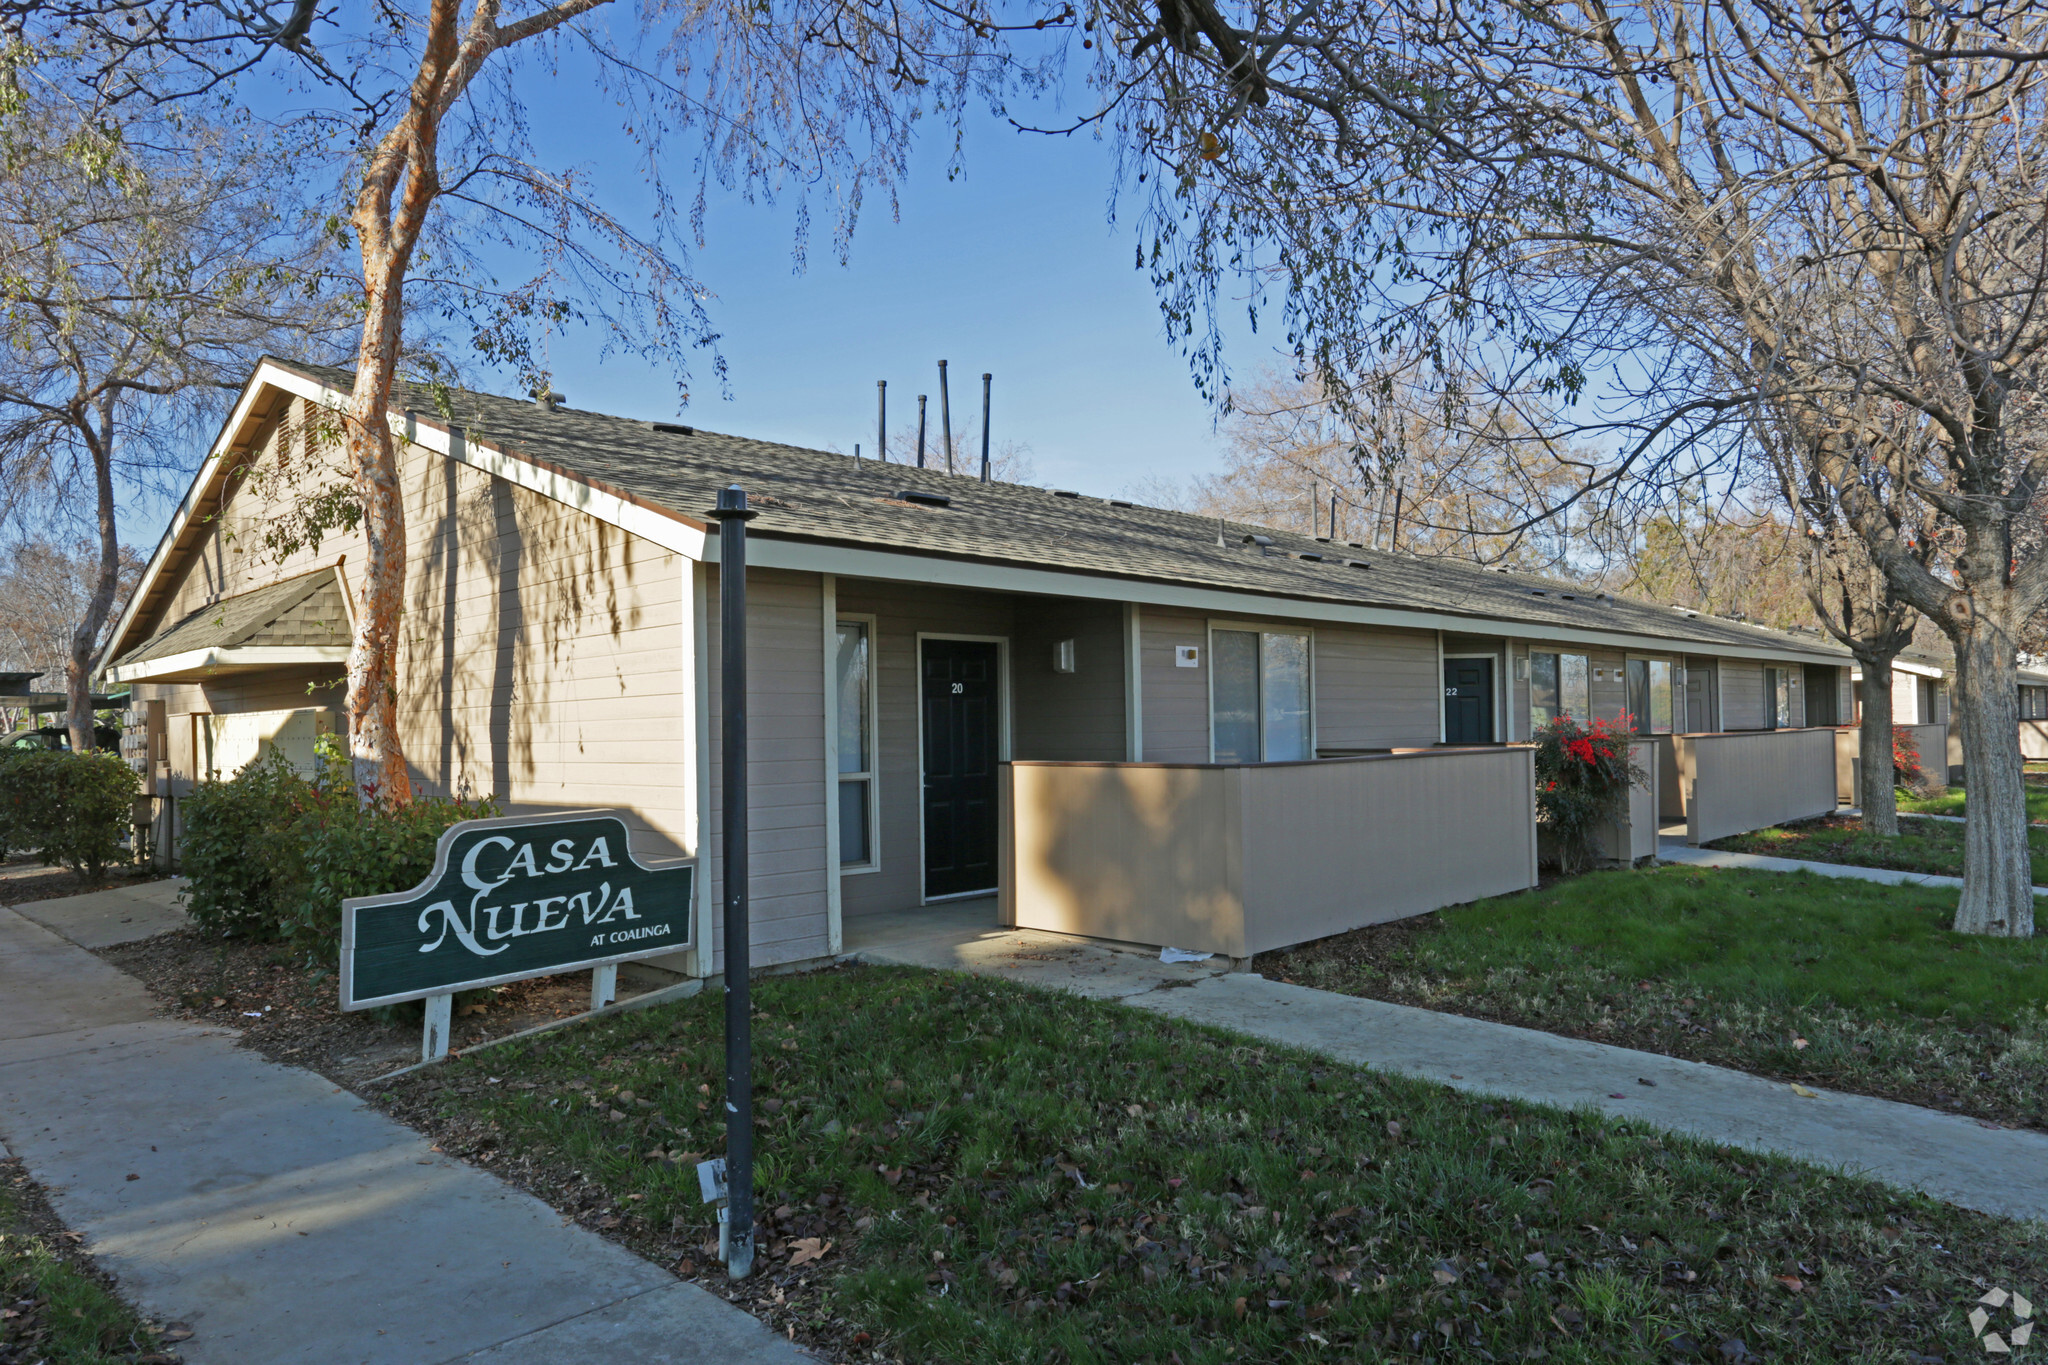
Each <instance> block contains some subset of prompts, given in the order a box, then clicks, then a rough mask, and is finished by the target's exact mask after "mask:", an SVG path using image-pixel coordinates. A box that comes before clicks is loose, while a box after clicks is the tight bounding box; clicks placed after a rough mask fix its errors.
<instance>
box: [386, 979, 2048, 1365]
mask: <svg viewBox="0 0 2048 1365" xmlns="http://www.w3.org/2000/svg"><path fill="white" fill-rule="evenodd" d="M754 992H755V994H754V999H755V1002H756V1008H757V1014H756V1020H755V1028H756V1039H757V1041H756V1045H755V1047H756V1054H755V1055H756V1056H757V1058H759V1066H758V1070H757V1075H756V1091H757V1112H758V1113H759V1116H760V1121H759V1130H758V1133H759V1136H758V1151H759V1153H760V1155H759V1158H758V1160H759V1185H760V1190H761V1206H762V1208H763V1210H764V1219H765V1229H764V1244H763V1249H764V1266H763V1269H762V1272H761V1273H760V1274H758V1275H757V1276H756V1277H755V1279H753V1280H751V1281H748V1282H746V1283H744V1284H742V1285H738V1286H732V1285H728V1284H727V1282H726V1281H725V1280H724V1278H723V1274H722V1271H721V1270H719V1269H718V1268H717V1267H716V1266H715V1265H707V1264H706V1263H705V1261H706V1253H705V1249H704V1248H705V1245H706V1244H707V1243H709V1242H711V1241H712V1240H713V1239H714V1233H713V1228H714V1223H713V1220H712V1218H711V1216H710V1210H709V1209H707V1208H706V1207H705V1206H704V1205H703V1204H701V1203H700V1202H699V1199H698V1194H697V1181H696V1177H695V1174H694V1173H693V1170H692V1164H693V1163H694V1162H695V1161H696V1160H697V1159H698V1158H699V1156H700V1155H702V1154H705V1153H713V1152H716V1151H717V1150H718V1149H719V1147H720V1145H721V1139H722V1124H721V1120H720V1108H721V1106H720V1105H719V1103H718V1102H717V1101H718V1094H719V1086H718V1076H719V1071H720V1057H721V1042H720V1039H721V1033H720V1017H719V1016H720V1008H721V1001H720V1000H719V999H718V998H716V997H715V996H712V995H710V994H708V993H707V995H705V996H703V997H699V998H698V999H696V1000H691V1001H685V1002H681V1003H679V1004H676V1005H673V1006H665V1007H662V1008H659V1009H653V1010H648V1011H646V1012H644V1013H640V1014H634V1015H626V1016H621V1017H618V1018H616V1019H613V1020H607V1021H603V1022H600V1023H596V1024H592V1025H588V1026H584V1027H581V1028H579V1029H577V1030H574V1031H569V1032H562V1033H556V1034H552V1035H547V1036H545V1037H542V1038H539V1039H535V1040H532V1041H529V1042H525V1043H520V1044H514V1045H510V1046H508V1047H506V1048H503V1049H497V1050H492V1051H489V1052H485V1053H481V1054H477V1055H475V1056H473V1057H470V1058H466V1059H460V1060H457V1061H454V1062H451V1063H450V1064H448V1065H446V1066H444V1067H440V1068H435V1069H432V1070H430V1071H427V1072H423V1073H418V1074H416V1075H414V1076H412V1077H409V1078H406V1079H404V1080H402V1081H400V1082H397V1083H395V1085H394V1087H393V1090H394V1093H393V1094H392V1095H391V1096H390V1097H389V1098H388V1099H387V1100H386V1101H385V1103H386V1104H387V1105H388V1106H389V1107H390V1108H392V1109H393V1110H394V1111H395V1112H397V1113H399V1114H400V1115H402V1116H404V1117H407V1118H408V1119H410V1120H411V1121H414V1122H417V1123H419V1124H420V1125H421V1126H423V1127H425V1128H426V1129H427V1130H428V1131H429V1132H431V1133H433V1134H434V1135H435V1137H436V1138H437V1140H438V1141H439V1143H440V1145H441V1146H442V1147H443V1148H444V1149H445V1150H447V1151H449V1152H451V1153H455V1154H458V1155H464V1156H467V1157H469V1158H470V1159H472V1160H476V1161H479V1162H481V1163H483V1164H485V1165H488V1166H490V1167H491V1168H493V1169H496V1170H500V1171H503V1172H505V1173H507V1174H508V1175H509V1176H511V1177H512V1178H514V1179H519V1180H523V1181H525V1182H526V1183H527V1184H528V1185H529V1186H531V1187H534V1188H536V1189H539V1190H542V1191H543V1192H545V1193H546V1194H547V1196H548V1197H550V1198H551V1199H553V1200H554V1201H555V1202H556V1203H557V1206H558V1207H562V1208H564V1209H566V1210H569V1211H572V1212H574V1213H575V1214H576V1215H577V1216H578V1217H579V1218H581V1219H582V1220H583V1221H584V1222H585V1223H586V1224H588V1225H590V1226H594V1227H598V1228H601V1229H606V1230H609V1231H611V1232H613V1233H614V1234H615V1235H618V1236H621V1237H623V1238H624V1239H625V1240H627V1241H628V1242H629V1243H630V1244H631V1245H633V1246H635V1247H637V1248H638V1249H640V1250H642V1251H643V1252H645V1253H647V1254H650V1255H654V1256H658V1257H661V1258H663V1259H664V1260H666V1261H669V1262H671V1263H675V1264H676V1265H677V1266H678V1269H679V1271H680V1272H681V1273H684V1274H694V1275H695V1276H696V1277H698V1278H700V1279H702V1280H704V1281H705V1282H706V1283H709V1284H711V1285H712V1286H713V1287H715V1288H718V1289H719V1290H720V1292H724V1293H728V1294H730V1295H732V1296H734V1297H737V1298H739V1299H741V1300H742V1301H743V1302H746V1303H747V1304H748V1305H749V1306H750V1307H752V1308H753V1309H754V1310H755V1311H757V1312H759V1313H761V1314H762V1315H763V1316H764V1317H766V1318H768V1319H769V1321H770V1322H771V1324H773V1325H774V1326H775V1327H776V1329H777V1330H785V1329H787V1330H790V1331H792V1332H794V1333H795V1335H797V1337H798V1339H799V1340H802V1341H806V1342H808V1343H810V1344H812V1345H814V1346H816V1347H818V1348H820V1349H821V1350H823V1352H824V1353H825V1354H826V1355H827V1356H828V1358H831V1359H835V1360H846V1361H851V1360H860V1361H868V1360H875V1359H882V1360H891V1361H906V1362H919V1365H924V1363H925V1362H1005V1363H1008V1362H1016V1363H1017V1365H1027V1363H1028V1365H1039V1362H1073V1363H1076V1365H1078V1363H1079V1362H1104V1363H1105V1365H1106V1363H1107V1362H1128V1363H1129V1365H1137V1362H1152V1365H1172V1363H1173V1362H1178V1363H1179V1365H1221V1363H1222V1362H1226V1361H1244V1362H1268V1361H1271V1362H1297V1361H1299V1362H1309V1361H1333V1362H1334V1361H1352V1360H1391V1359H1399V1360H1413V1359H1422V1358H1428V1359H1448V1358H1456V1359H1466V1360H1487V1359H1493V1360H1509V1359H1524V1358H1536V1357H1541V1358H1545V1359H1548V1360H1552V1361H1585V1362H1593V1361H1613V1360H1623V1359H1628V1360H1637V1359H1640V1360H1663V1359H1671V1358H1674V1357H1685V1356H1697V1357H1699V1358H1709V1359H1715V1360H1723V1359H1727V1360H1755V1359H1759V1358H1768V1359H1770V1360H1774V1361H1834V1360H1840V1359H1843V1358H1844V1356H1845V1354H1849V1353H1853V1354H1854V1356H1855V1357H1856V1358H1857V1359H1858V1360H1867V1361H1907V1360H1924V1359H1927V1358H1929V1356H1930V1355H1935V1356H1939V1355H1952V1357H1953V1358H1961V1357H1962V1355H1963V1354H1964V1353H1967V1352H1972V1351H1974V1350H1976V1347H1975V1343H1974V1341H1973V1339H1972V1337H1971V1334H1970V1330H1969V1328H1968V1326H1967V1324H1966V1322H1965V1314H1966V1313H1967V1311H1968V1309H1969V1307H1970V1304H1971V1302H1972V1301H1973V1300H1974V1299H1976V1298H1977V1296H1978V1295H1980V1294H1981V1293H1982V1292H1983V1289H1982V1288H1981V1286H1982V1285H1984V1284H1993V1283H1996V1284H2011V1285H2027V1286H2034V1285H2043V1284H2048V1243H2044V1242H2043V1240H2042V1239H2041V1238H2039V1237H2038V1236H2037V1235H2035V1234H2032V1233H2030V1232H2028V1231H2027V1230H2026V1229H2024V1228H2022V1227H2021V1226H2020V1225H2017V1224H2012V1223H2007V1222H2003V1221H2000V1220H1998V1219H1993V1218H1988V1217H1983V1216H1980V1215H1975V1214H1969V1213H1965V1212H1962V1211H1959V1210H1956V1209H1953V1208H1949V1207H1946V1206H1942V1205H1938V1204H1935V1203H1933V1202H1931V1201H1927V1200H1924V1199H1920V1198H1917V1197H1913V1196H1908V1195H1903V1194H1900V1193H1897V1192H1894V1191H1891V1190H1887V1189H1885V1188H1883V1187H1881V1186H1878V1185H1875V1184H1872V1183H1868V1182H1865V1181H1860V1180H1855V1179H1849V1178H1845V1177H1840V1176H1835V1175H1830V1174H1827V1173H1824V1172H1822V1171H1820V1170H1817V1169H1814V1168H1811V1167H1806V1166H1801V1165H1799V1164H1797V1163H1793V1162H1789V1161H1782V1160H1776V1159H1771V1158H1764V1157H1757V1156H1751V1155H1748V1154H1742V1153H1736V1152H1733V1151H1730V1150H1728V1149H1723V1148H1717V1147H1714V1146H1712V1145H1710V1144H1706V1143H1701V1142H1696V1141H1691V1140H1686V1139H1681V1138H1676V1137H1669V1136H1658V1135H1657V1134H1655V1133H1654V1132H1653V1131H1651V1130H1650V1129H1648V1128H1646V1127H1642V1126H1639V1125H1633V1124H1626V1123H1621V1122H1615V1121H1611V1120H1607V1119H1604V1118H1601V1117H1599V1116H1597V1115H1591V1114H1566V1113H1561V1112H1557V1111H1553V1110H1545V1109H1539V1108H1534V1107H1530V1106H1525V1105H1517V1104H1501V1103H1489V1102H1484V1101H1481V1100H1479V1099H1476V1098H1471V1097H1466V1096H1463V1095H1460V1094H1457V1093H1455V1092H1452V1091H1449V1090H1446V1089H1443V1088H1441V1087H1437V1086H1432V1085H1427V1084H1424V1083H1421V1082H1416V1081H1408V1080H1403V1079H1398V1078H1393V1077H1389V1076H1386V1075H1381V1074H1375V1073H1372V1072H1367V1071H1362V1070H1358V1069H1355V1068H1352V1067H1347V1066H1343V1065H1339V1064H1335V1063H1332V1062H1329V1061H1326V1060H1323V1059H1320V1058H1318V1057H1315V1056H1313V1055H1310V1054H1306V1053H1301V1052H1295V1051H1291V1050H1287V1049H1283V1048H1277V1047H1270V1046H1260V1045H1256V1044H1254V1043H1251V1042H1249V1041H1247V1040H1245V1039H1243V1038H1240V1037H1236V1036H1233V1035H1229V1034H1225V1033H1222V1032H1218V1031H1214V1030H1209V1029H1204V1028H1201V1027H1197V1026H1194V1025H1189V1024H1184V1023H1179V1022H1176V1021H1171V1020H1163V1019H1158V1018H1155V1017H1152V1016H1148V1015H1143V1014H1139V1013H1137V1012H1134V1011H1131V1010H1129V1009H1126V1008H1124V1007H1122V1006H1119V1005H1115V1004H1112V1003H1105V1002H1099V1001H1091V1000H1084V999H1080V998H1078V997H1074V996H1069V995H1063V994H1055V993H1049V992H1043V993H1041V992H1034V991H1031V990H1029V989H1027V988H1025V987H1021V986H1016V985H1012V984H1010V983H1007V982H1000V981H990V980H984V979H979V978H973V977H968V976H964V975H958V974H951V973H931V972H921V971H914V970H908V969H879V968H847V969H840V970H835V971H830V972H823V973H818V974H813V975H806V976H792V977H778V978H771V979H764V980H761V981H758V982H757V983H756V984H755V987H754ZM489 1254H497V1253H496V1252H491V1253H489ZM1737 1343H1740V1344H1739V1345H1738V1344H1737ZM1851 1343H1853V1345H1851ZM1916 1352H1917V1353H1919V1354H1912V1353H1916Z"/></svg>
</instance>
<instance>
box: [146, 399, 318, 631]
mask: <svg viewBox="0 0 2048 1365" xmlns="http://www.w3.org/2000/svg"><path fill="white" fill-rule="evenodd" d="M286 380H291V381H295V382H293V383H289V384H288V383H286V382H285V381H286ZM306 382H307V381H306V380H305V379H304V378H303V377H302V376H300V375H295V374H293V373H292V372H291V371H289V370H285V369H281V368H280V367H278V366H276V365H273V364H271V363H270V362H269V361H264V362H263V363H262V364H260V365H258V366H257V367H256V373H255V374H253V375H251V376H249V382H248V383H247V384H246V385H244V386H243V388H242V396H241V397H240V398H239V399H237V400H236V402H235V407H234V411H232V412H230V413H229V414H228V420H227V421H226V422H224V423H222V424H221V429H220V435H218V436H216V437H215V438H214V441H213V448H212V449H210V450H208V451H207V452H206V458H205V459H204V460H201V461H200V462H199V471H198V472H197V473H196V474H194V475H193V476H192V485H191V487H189V488H187V489H186V490H185V496H184V499H183V500H182V501H180V502H179V503H178V507H177V510H176V511H174V512H172V513H171V521H170V525H168V526H167V527H165V528H164V533H163V535H161V536H160V537H158V538H157V542H156V549H155V551H154V552H153V553H151V555H150V557H149V563H147V564H145V565H144V566H143V568H142V578H141V580H140V581H138V582H137V583H136V585H135V591H134V592H132V593H130V594H129V595H128V605H127V606H126V607H125V608H123V609H122V612H121V619H120V620H118V621H116V622H115V623H114V630H113V633H112V634H111V635H109V636H107V649H108V651H109V652H112V651H113V650H114V649H115V648H116V647H118V646H119V644H120V643H121V637H122V636H123V635H125V634H126V633H127V631H128V627H129V626H130V625H132V624H133V623H134V620H135V613H136V612H138V611H140V610H141V609H142V603H143V601H144V600H145V599H146V598H147V597H148V596H149V590H150V589H151V588H152V587H154V586H155V584H156V580H157V578H158V576H159V575H161V574H162V573H163V568H164V562H165V559H166V557H167V556H168V555H169V554H170V550H171V547H172V546H173V545H175V544H177V541H178V537H179V536H180V535H182V534H184V531H185V527H186V526H187V525H188V524H190V522H191V520H192V518H193V517H194V516H196V515H197V514H198V509H199V499H200V495H201V494H202V493H204V492H205V491H206V490H207V489H208V488H209V487H211V486H212V485H213V482H214V480H215V478H216V477H218V476H219V474H220V472H221V470H222V468H223V467H224V465H225V462H226V458H225V457H226V456H227V453H228V451H229V450H231V449H233V448H234V444H235V441H236V440H237V439H239V437H240V434H241V431H242V428H243V427H244V426H246V425H248V422H249V416H250V412H251V410H252V409H253V408H254V407H255V405H256V399H257V398H258V397H259V396H260V395H261V394H262V392H263V390H264V389H265V388H266V387H269V386H272V385H275V386H277V387H280V388H290V389H292V390H293V391H294V392H296V391H297V390H298V389H299V388H300V387H302V386H303V385H304V384H305V383H306Z"/></svg>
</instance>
